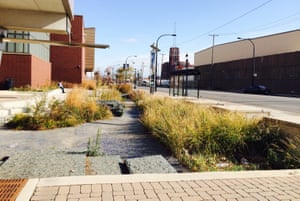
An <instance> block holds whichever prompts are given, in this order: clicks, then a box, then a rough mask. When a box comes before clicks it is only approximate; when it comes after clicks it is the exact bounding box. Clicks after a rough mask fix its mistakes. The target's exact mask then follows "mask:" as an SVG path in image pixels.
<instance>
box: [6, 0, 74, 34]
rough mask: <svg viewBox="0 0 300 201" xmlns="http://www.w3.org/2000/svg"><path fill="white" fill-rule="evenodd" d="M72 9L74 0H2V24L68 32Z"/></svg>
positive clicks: (23, 28)
mask: <svg viewBox="0 0 300 201" xmlns="http://www.w3.org/2000/svg"><path fill="white" fill-rule="evenodd" d="M72 10H73V0H0V26H2V27H4V28H6V29H11V30H26V31H37V32H51V33H59V34H67V33H68V32H69V30H70V28H71V27H70V20H71V19H72V18H73V11H72Z"/></svg>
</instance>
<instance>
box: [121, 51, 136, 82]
mask: <svg viewBox="0 0 300 201" xmlns="http://www.w3.org/2000/svg"><path fill="white" fill-rule="evenodd" d="M130 57H135V58H136V57H137V56H136V55H131V56H128V57H127V58H126V59H125V68H124V81H126V76H127V71H126V68H127V61H128V59H129V58H130Z"/></svg>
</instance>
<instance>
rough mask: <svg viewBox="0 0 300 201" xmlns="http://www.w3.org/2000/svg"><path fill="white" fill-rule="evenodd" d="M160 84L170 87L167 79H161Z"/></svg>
mask: <svg viewBox="0 0 300 201" xmlns="http://www.w3.org/2000/svg"><path fill="white" fill-rule="evenodd" d="M160 86H161V87H170V81H169V80H161V81H160Z"/></svg>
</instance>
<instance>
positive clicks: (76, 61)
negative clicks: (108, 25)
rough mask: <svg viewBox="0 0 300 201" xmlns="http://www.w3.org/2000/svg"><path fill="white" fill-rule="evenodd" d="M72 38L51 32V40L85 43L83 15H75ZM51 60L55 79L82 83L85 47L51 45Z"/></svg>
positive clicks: (52, 76) (52, 78) (53, 78)
mask: <svg viewBox="0 0 300 201" xmlns="http://www.w3.org/2000/svg"><path fill="white" fill-rule="evenodd" d="M70 36H71V38H69V36H68V35H62V34H51V35H50V40H53V41H66V42H68V41H69V40H71V41H72V42H77V43H84V42H85V39H84V24H83V17H82V16H74V20H73V21H72V28H71V35H70ZM50 62H51V63H52V75H51V80H53V81H64V82H71V83H81V82H82V81H83V79H84V77H85V48H81V47H63V46H51V47H50Z"/></svg>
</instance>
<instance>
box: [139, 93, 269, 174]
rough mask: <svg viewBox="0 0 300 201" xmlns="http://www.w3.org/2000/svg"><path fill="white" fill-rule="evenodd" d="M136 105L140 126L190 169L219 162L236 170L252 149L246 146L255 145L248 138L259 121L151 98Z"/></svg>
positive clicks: (214, 166)
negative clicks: (237, 165) (137, 106)
mask: <svg viewBox="0 0 300 201" xmlns="http://www.w3.org/2000/svg"><path fill="white" fill-rule="evenodd" d="M138 105H139V107H140V108H141V109H142V112H143V115H142V118H141V121H142V122H143V124H144V125H145V126H146V127H147V128H149V129H150V130H151V131H152V132H153V134H154V135H155V136H156V137H158V138H159V139H160V140H161V141H162V142H163V143H164V144H165V145H166V146H168V148H169V149H170V150H171V151H172V152H173V153H174V155H175V156H176V157H177V158H178V159H179V160H181V161H182V162H183V163H184V164H185V165H187V166H189V167H190V168H191V169H193V170H204V169H205V170H209V169H216V166H217V165H219V164H218V161H223V162H222V164H223V163H224V161H226V163H228V167H231V168H232V169H239V167H235V166H234V163H239V160H240V159H241V158H242V157H244V156H247V157H248V155H247V154H248V153H249V151H250V149H253V147H248V143H250V144H251V143H253V142H254V141H253V140H251V136H252V135H254V134H255V133H258V131H259V127H258V123H259V120H258V119H253V118H247V117H245V116H244V115H242V114H239V113H236V112H224V111H223V112H220V111H217V110H215V109H213V108H211V107H206V106H201V105H198V104H193V103H190V102H186V101H183V100H174V99H170V98H157V97H150V98H145V99H144V100H143V101H140V102H139V103H138ZM261 133H266V132H265V130H262V131H261ZM256 149H257V148H256ZM204 158H206V160H204ZM208 159H209V160H208ZM204 164H205V165H204ZM212 165H213V167H211V168H208V166H212ZM219 166H221V165H219ZM252 168H253V167H252ZM254 168H255V167H254ZM223 169H224V168H223Z"/></svg>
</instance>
